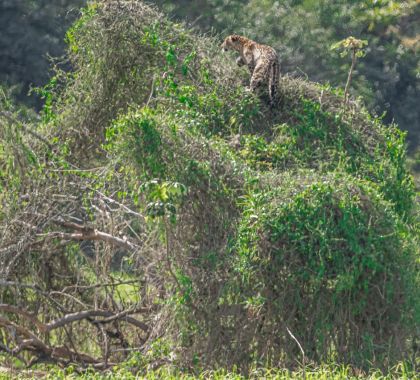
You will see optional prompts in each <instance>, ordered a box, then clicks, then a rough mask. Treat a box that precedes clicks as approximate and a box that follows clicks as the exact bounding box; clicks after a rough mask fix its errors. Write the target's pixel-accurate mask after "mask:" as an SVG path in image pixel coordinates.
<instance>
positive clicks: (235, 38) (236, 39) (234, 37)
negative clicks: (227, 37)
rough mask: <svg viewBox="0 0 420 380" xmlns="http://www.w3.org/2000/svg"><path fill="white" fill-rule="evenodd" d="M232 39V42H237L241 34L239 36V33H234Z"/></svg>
mask: <svg viewBox="0 0 420 380" xmlns="http://www.w3.org/2000/svg"><path fill="white" fill-rule="evenodd" d="M231 40H232V42H236V41H238V40H239V36H238V35H237V34H234V35H233V36H232V37H231Z"/></svg>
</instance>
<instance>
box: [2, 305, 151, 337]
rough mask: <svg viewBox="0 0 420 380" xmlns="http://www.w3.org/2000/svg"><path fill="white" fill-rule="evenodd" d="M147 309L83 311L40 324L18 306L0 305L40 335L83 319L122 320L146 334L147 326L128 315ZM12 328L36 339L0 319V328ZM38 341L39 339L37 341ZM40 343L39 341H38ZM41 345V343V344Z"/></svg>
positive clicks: (3, 309) (108, 321) (16, 326)
mask: <svg viewBox="0 0 420 380" xmlns="http://www.w3.org/2000/svg"><path fill="white" fill-rule="evenodd" d="M148 310H149V309H147V308H141V309H136V310H129V311H123V312H120V313H117V314H115V313H113V312H111V311H107V310H84V311H79V312H76V313H71V314H66V315H65V316H64V317H61V318H58V319H56V320H54V321H52V322H49V323H46V324H45V323H42V322H41V321H39V320H38V319H37V318H36V317H35V316H34V315H32V314H30V313H29V312H27V311H26V310H24V309H22V308H19V307H18V306H13V305H7V304H0V311H5V312H8V313H13V314H18V315H20V316H22V317H23V318H25V319H26V320H29V321H30V322H32V323H33V324H34V325H36V327H37V328H38V330H39V331H40V332H42V333H49V332H51V331H52V330H55V329H58V328H60V327H64V326H66V325H68V324H71V323H73V322H77V321H81V320H83V319H88V320H90V322H92V323H95V324H99V323H110V322H113V321H116V320H123V321H125V322H127V323H130V324H132V325H134V326H136V327H138V328H140V329H141V330H143V331H145V332H147V331H148V330H149V326H147V325H146V324H145V323H144V322H141V321H139V320H137V319H135V318H133V317H130V316H128V314H135V313H140V312H145V311H148ZM94 317H104V318H106V319H104V320H91V319H92V318H94ZM1 325H3V326H13V327H14V328H15V329H16V330H17V331H19V333H21V335H23V336H25V337H26V338H30V339H38V338H37V337H36V336H35V335H34V334H32V333H31V332H30V331H28V330H26V329H25V328H23V327H22V326H19V325H16V324H15V323H14V322H12V321H9V320H8V319H6V318H2V317H0V326H1ZM38 340H39V339H38ZM40 342H41V341H40ZM41 343H42V342H41Z"/></svg>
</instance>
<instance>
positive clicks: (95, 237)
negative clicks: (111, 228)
mask: <svg viewBox="0 0 420 380" xmlns="http://www.w3.org/2000/svg"><path fill="white" fill-rule="evenodd" d="M53 222H54V223H55V224H57V225H59V226H61V227H65V228H69V229H73V230H74V231H78V232H71V233H68V232H61V231H57V232H49V233H48V234H47V236H50V237H51V236H52V237H59V238H61V239H64V240H92V241H104V242H107V243H110V244H112V245H116V246H118V247H121V248H125V249H127V250H131V251H133V250H135V249H137V248H138V246H137V245H136V244H133V243H131V242H129V241H128V240H127V238H126V237H124V238H123V239H121V238H119V237H117V236H113V235H111V234H108V233H106V232H102V231H99V230H97V229H96V228H93V227H88V226H84V225H81V224H77V223H74V222H68V221H64V220H62V219H54V220H53ZM43 236H45V235H43Z"/></svg>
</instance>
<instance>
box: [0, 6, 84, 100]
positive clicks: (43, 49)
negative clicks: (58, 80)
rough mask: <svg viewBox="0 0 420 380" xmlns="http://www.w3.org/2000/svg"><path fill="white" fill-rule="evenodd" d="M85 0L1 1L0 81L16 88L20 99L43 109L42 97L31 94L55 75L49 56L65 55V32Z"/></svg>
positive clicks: (16, 93)
mask: <svg viewBox="0 0 420 380" xmlns="http://www.w3.org/2000/svg"><path fill="white" fill-rule="evenodd" d="M84 3H85V1H84V0H57V1H48V0H37V1H29V0H1V1H0V25H1V27H0V29H1V32H0V51H1V54H0V82H1V83H4V84H7V85H9V86H12V87H15V88H14V92H15V95H16V97H17V99H18V100H19V101H23V102H25V103H27V104H28V105H31V106H35V107H37V108H39V107H40V106H41V104H42V102H41V100H40V99H39V98H38V97H36V96H34V95H32V96H30V97H28V96H27V94H28V91H29V90H30V88H31V87H33V86H43V85H45V84H46V83H47V82H48V80H49V77H50V75H51V71H50V68H51V62H50V59H49V58H48V57H49V56H51V57H60V56H62V55H63V54H64V51H65V43H64V35H65V32H66V30H67V29H68V28H69V26H70V25H71V23H72V22H73V21H74V20H75V19H76V18H77V17H78V16H79V12H78V9H79V8H80V7H81V6H82V5H83V4H84Z"/></svg>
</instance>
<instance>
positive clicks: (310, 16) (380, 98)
mask: <svg viewBox="0 0 420 380" xmlns="http://www.w3.org/2000/svg"><path fill="white" fill-rule="evenodd" d="M155 3H157V4H159V5H160V6H162V7H163V9H164V10H165V11H168V12H170V13H171V14H174V15H175V16H176V17H179V18H182V19H187V20H188V21H190V22H191V23H192V25H194V26H197V27H199V28H200V29H201V30H204V31H206V32H207V31H212V30H213V31H214V30H215V31H217V32H219V33H223V35H225V34H229V33H239V34H244V35H246V36H248V37H250V38H252V39H255V40H256V41H259V42H263V43H266V44H269V45H271V46H274V47H275V48H276V49H277V51H278V52H279V56H280V61H281V71H282V73H283V74H284V73H292V74H293V75H300V76H301V75H307V76H308V77H309V79H311V80H314V81H319V82H323V83H325V82H329V83H331V84H332V85H334V86H342V87H344V85H345V83H346V76H347V72H348V68H347V64H343V60H342V59H340V58H339V57H338V56H337V54H336V53H335V51H331V50H330V46H331V45H332V44H333V43H335V42H336V41H337V40H341V39H346V38H347V37H348V35H349V33H351V34H352V35H354V36H355V37H356V38H358V39H360V40H367V41H368V42H369V47H368V48H367V49H366V52H367V55H366V57H365V58H364V59H363V61H360V62H359V64H358V67H357V76H355V78H354V80H353V89H352V92H351V93H352V95H354V96H363V98H364V101H365V102H366V103H367V104H368V105H369V109H370V110H372V111H373V112H375V113H378V114H382V113H384V112H386V116H385V119H384V122H386V123H391V122H393V121H395V122H397V123H398V124H399V126H400V127H401V128H402V129H403V130H406V131H409V142H410V144H411V147H412V148H413V149H414V148H415V147H416V146H417V145H418V141H419V140H418V131H419V130H420V128H419V117H418V111H417V104H418V103H419V81H418V70H419V68H418V59H417V58H416V56H417V55H418V52H419V46H420V45H419V43H418V33H419V30H418V15H419V10H420V8H419V7H420V6H419V4H418V2H416V1H415V0H409V1H393V0H383V1H362V0H357V1H351V2H349V1H346V0H339V1H336V0H323V1H317V0H306V1H295V0H287V1H280V2H279V1H274V0H266V1H261V0H251V1H247V2H246V3H244V2H243V1H239V0H234V1H232V0H231V1H222V0H201V1H196V2H191V1H176V2H175V3H174V2H173V1H168V0H155ZM314 63H316V64H314Z"/></svg>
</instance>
